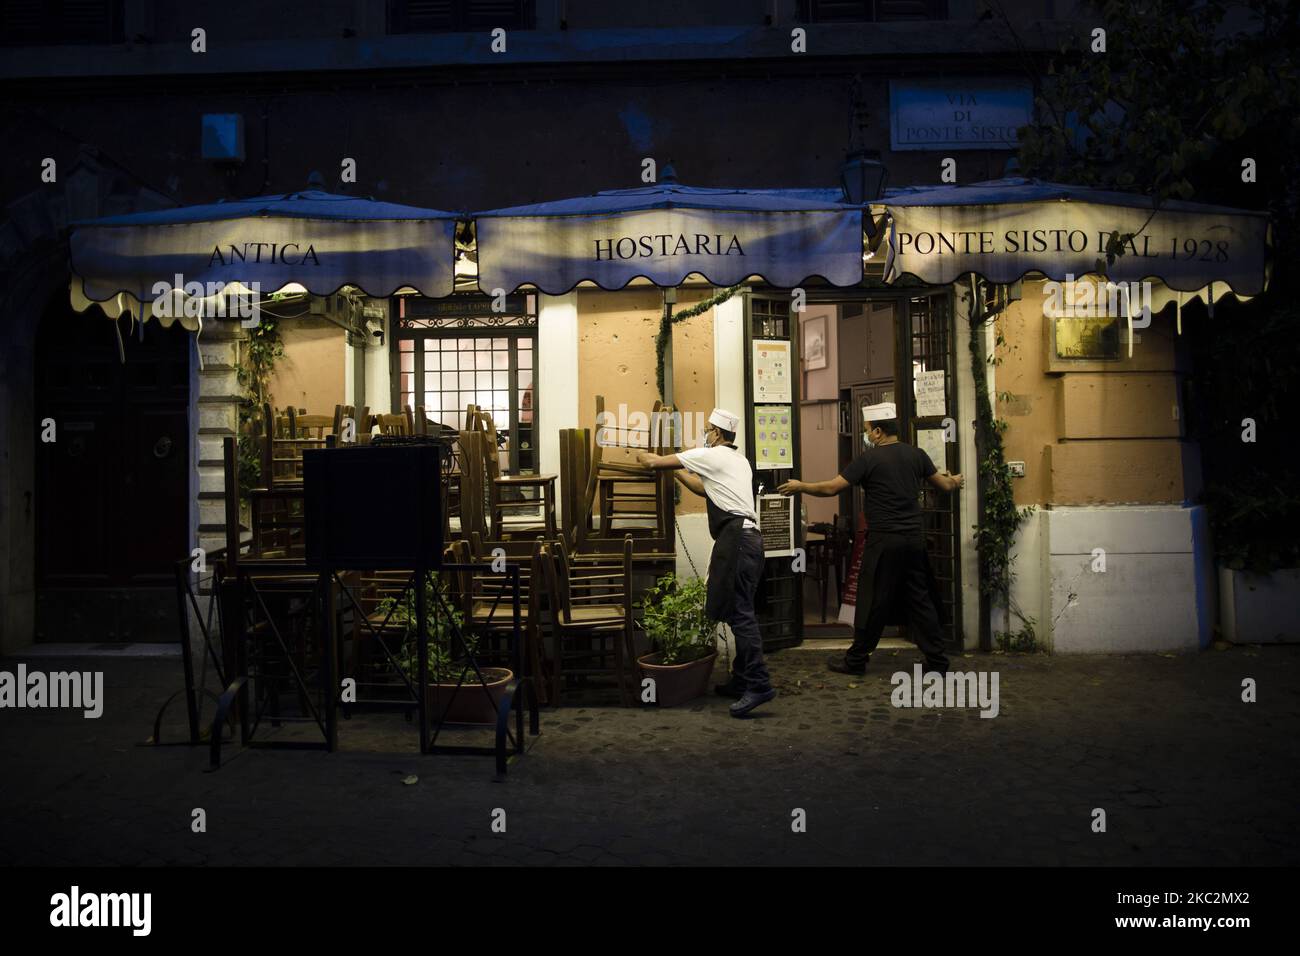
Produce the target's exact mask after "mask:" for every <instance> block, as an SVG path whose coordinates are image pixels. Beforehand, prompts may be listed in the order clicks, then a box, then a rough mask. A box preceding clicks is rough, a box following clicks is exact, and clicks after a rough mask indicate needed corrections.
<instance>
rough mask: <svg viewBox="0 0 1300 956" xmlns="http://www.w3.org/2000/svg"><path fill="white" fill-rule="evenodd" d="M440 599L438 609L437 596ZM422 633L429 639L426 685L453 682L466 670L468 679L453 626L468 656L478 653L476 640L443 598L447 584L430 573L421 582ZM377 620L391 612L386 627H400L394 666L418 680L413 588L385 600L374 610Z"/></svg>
mask: <svg viewBox="0 0 1300 956" xmlns="http://www.w3.org/2000/svg"><path fill="white" fill-rule="evenodd" d="M439 595H440V596H441V598H442V601H441V606H439V604H438V596H439ZM424 606H425V620H424V629H425V634H426V635H427V636H428V639H429V682H430V683H434V684H446V683H455V682H456V681H458V680H460V679H461V676H462V675H463V674H465V672H466V671H467V670H469V671H470V677H471V678H472V676H473V672H472V670H471V669H470V668H469V660H468V659H467V658H466V657H465V656H464V655H463V654H462V653H461V645H460V643H459V642H457V641H456V640H455V636H454V632H453V629H452V628H453V625H454V626H455V628H457V629H459V630H460V634H461V638H462V640H463V641H464V646H465V648H467V649H468V650H469V652H470V653H471V654H473V653H474V652H475V651H477V650H478V638H477V636H476V635H474V634H471V633H469V632H467V631H466V630H465V628H464V626H463V625H464V617H463V615H462V614H461V613H460V611H459V610H457V609H456V607H455V605H453V604H452V603H450V601H449V600H448V597H447V583H446V582H445V581H443V580H441V579H440V578H439V577H438V575H437V574H436V573H432V572H431V573H430V574H429V576H428V577H427V578H426V579H425V582H424ZM377 611H378V613H379V614H380V616H381V617H383V616H384V615H387V614H388V613H389V611H392V616H391V617H389V619H388V622H389V624H390V625H396V626H400V627H404V628H405V629H406V634H405V637H404V638H403V640H402V646H401V648H400V649H399V650H398V652H397V653H396V654H394V655H393V657H394V659H395V660H396V661H397V666H398V667H399V668H400V669H401V671H402V673H404V674H405V675H406V676H407V677H408V678H410V679H411V680H419V677H420V646H419V642H418V640H417V637H416V614H415V589H414V588H410V589H408V590H407V591H406V592H405V593H404V594H402V595H401V596H400V597H386V598H384V599H383V600H382V601H380V602H379V606H378V608H377Z"/></svg>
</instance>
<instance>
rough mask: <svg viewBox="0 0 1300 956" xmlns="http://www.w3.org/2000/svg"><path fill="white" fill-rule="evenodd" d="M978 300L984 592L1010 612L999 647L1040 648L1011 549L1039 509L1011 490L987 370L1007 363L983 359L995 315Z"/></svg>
mask: <svg viewBox="0 0 1300 956" xmlns="http://www.w3.org/2000/svg"><path fill="white" fill-rule="evenodd" d="M978 298H979V297H978V295H977V296H976V300H977V301H975V302H974V303H972V306H971V313H970V337H969V345H970V360H971V372H972V376H973V377H974V379H975V454H976V457H977V458H978V459H979V476H980V484H981V490H982V497H983V501H982V508H981V510H980V518H979V523H978V524H976V525H975V529H974V530H975V549H976V551H977V552H978V554H979V585H980V593H981V594H983V595H985V596H987V597H989V598H991V599H993V600H995V601H997V602H998V603H999V604H1000V605H1001V606H1002V608H1003V609H1004V614H1005V620H1006V624H1005V631H1004V632H1003V633H1001V634H1000V635H998V640H999V643H1000V644H1002V645H1003V646H1004V647H1012V648H1013V649H1022V648H1032V646H1033V645H1034V643H1035V639H1034V621H1033V620H1032V619H1030V618H1027V617H1026V616H1025V615H1024V614H1023V613H1021V611H1020V609H1019V607H1017V606H1016V604H1015V602H1014V601H1013V600H1012V599H1011V582H1012V580H1013V579H1014V577H1015V574H1014V571H1013V569H1012V559H1011V547H1012V545H1013V544H1014V543H1015V538H1016V531H1017V530H1018V529H1019V528H1020V525H1021V524H1022V523H1023V522H1024V520H1025V519H1026V518H1028V517H1029V516H1030V515H1031V514H1033V512H1034V507H1033V505H1028V506H1026V507H1024V508H1017V507H1016V502H1015V495H1014V493H1013V491H1012V486H1011V468H1010V467H1009V466H1008V465H1007V462H1006V456H1005V452H1004V450H1003V445H1002V436H1003V433H1005V432H1006V430H1007V422H1006V421H1005V420H1003V419H1000V418H996V417H995V416H994V414H993V402H992V398H991V397H990V395H989V387H988V376H987V374H986V372H985V368H984V365H985V363H986V362H987V363H988V364H991V365H997V364H999V363H1000V362H1001V359H1000V358H999V357H998V356H997V355H996V354H994V355H991V356H988V358H987V359H986V358H985V357H984V356H983V354H982V352H983V350H982V348H981V347H980V343H981V339H982V337H983V335H984V326H985V324H986V323H987V322H989V321H991V319H992V316H990V315H988V314H986V313H985V311H984V309H983V306H982V304H981V303H980V302H979V301H978ZM1005 344H1006V340H1005V339H1004V338H1002V336H1001V334H999V335H998V336H997V338H996V342H995V352H996V348H997V347H1000V346H1002V345H1005ZM1013 613H1014V614H1015V615H1016V617H1017V618H1019V619H1020V621H1021V624H1022V625H1023V626H1022V629H1021V630H1020V631H1019V632H1017V633H1016V634H1015V635H1012V634H1011V633H1010V627H1011V625H1010V616H1011V614H1013Z"/></svg>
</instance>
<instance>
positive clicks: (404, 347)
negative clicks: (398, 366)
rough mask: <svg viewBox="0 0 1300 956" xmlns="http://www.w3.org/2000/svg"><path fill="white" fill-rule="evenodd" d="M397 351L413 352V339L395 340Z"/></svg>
mask: <svg viewBox="0 0 1300 956" xmlns="http://www.w3.org/2000/svg"><path fill="white" fill-rule="evenodd" d="M397 351H399V352H414V351H415V339H398V340H397Z"/></svg>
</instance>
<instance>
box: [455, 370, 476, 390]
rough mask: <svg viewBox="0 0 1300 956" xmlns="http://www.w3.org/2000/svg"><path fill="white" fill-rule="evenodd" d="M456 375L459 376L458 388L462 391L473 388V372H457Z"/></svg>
mask: <svg viewBox="0 0 1300 956" xmlns="http://www.w3.org/2000/svg"><path fill="white" fill-rule="evenodd" d="M457 375H459V376H460V387H461V389H462V390H464V389H467V388H473V387H474V373H473V372H458V373H457Z"/></svg>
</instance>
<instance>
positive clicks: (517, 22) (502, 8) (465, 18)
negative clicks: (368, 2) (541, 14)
mask: <svg viewBox="0 0 1300 956" xmlns="http://www.w3.org/2000/svg"><path fill="white" fill-rule="evenodd" d="M535 26H536V15H535V13H534V4H533V0H388V32H389V33H458V32H460V33H465V32H470V31H475V30H492V29H494V28H496V27H503V28H504V29H507V30H531V29H533V28H534V27H535Z"/></svg>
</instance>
